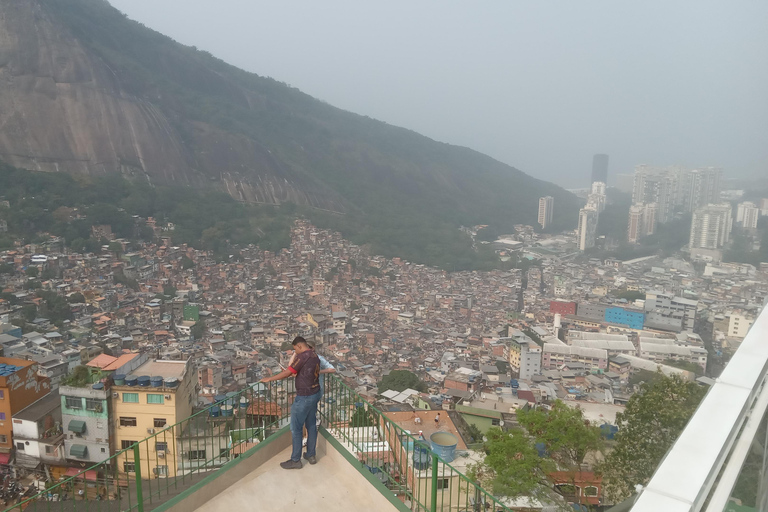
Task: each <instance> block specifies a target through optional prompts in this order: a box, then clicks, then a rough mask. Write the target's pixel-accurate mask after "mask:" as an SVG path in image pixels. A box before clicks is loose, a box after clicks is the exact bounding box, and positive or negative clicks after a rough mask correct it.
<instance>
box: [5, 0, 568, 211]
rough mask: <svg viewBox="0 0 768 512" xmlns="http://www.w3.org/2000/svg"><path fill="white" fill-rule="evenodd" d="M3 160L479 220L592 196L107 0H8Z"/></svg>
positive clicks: (243, 196)
mask: <svg viewBox="0 0 768 512" xmlns="http://www.w3.org/2000/svg"><path fill="white" fill-rule="evenodd" d="M0 159H2V160H3V161H5V162H7V163H9V164H11V165H13V166H16V167H19V168H25V169H32V170H41V171H49V172H66V173H70V174H73V175H82V176H94V175H104V174H110V173H120V174H122V175H124V176H127V177H131V178H134V179H139V180H146V181H148V182H150V183H162V184H171V185H173V184H178V185H183V186H195V187H202V186H215V187H218V188H220V189H222V190H225V191H226V192H228V193H229V194H230V195H231V196H232V197H234V198H236V199H238V200H243V201H249V202H261V203H273V204H280V203H284V202H287V201H290V202H294V203H297V204H301V205H308V206H311V207H314V208H318V209H322V210H329V211H332V212H340V213H345V212H346V213H352V212H365V211H368V210H369V206H370V204H371V203H372V202H373V203H377V204H378V203H380V202H381V201H382V200H383V199H391V203H392V208H403V207H405V208H409V209H410V208H412V209H413V211H414V212H415V213H417V214H418V212H419V211H422V210H423V211H429V212H430V214H436V215H438V216H440V217H441V218H445V219H450V220H451V221H452V222H457V223H459V222H461V223H465V224H470V223H472V222H478V223H481V222H489V221H493V220H494V219H499V222H501V221H502V220H504V219H506V220H505V222H507V223H511V222H529V223H530V222H535V215H536V202H537V200H538V197H540V196H542V195H554V196H556V198H557V199H558V208H556V222H557V217H558V216H559V215H564V214H565V211H573V210H575V208H576V207H577V206H576V200H575V198H574V197H573V196H571V195H570V194H568V193H566V192H565V191H564V190H562V189H560V188H559V187H557V186H554V185H552V184H549V183H545V182H542V181H539V180H536V179H534V178H531V177H530V176H527V175H525V174H524V173H522V172H520V171H518V170H516V169H513V168H511V167H508V166H506V165H504V164H501V163H500V162H497V161H495V160H493V159H490V158H488V157H486V156H484V155H481V154H479V153H476V152H474V151H471V150H468V149H466V148H460V147H456V146H450V145H446V144H440V143H437V142H435V141H432V140H430V139H428V138H425V137H423V136H420V135H418V134H416V133H413V132H410V131H408V130H404V129H401V128H396V127H392V126H389V125H387V124H385V123H381V122H378V121H374V120H371V119H369V118H367V117H363V116H358V115H354V114H351V113H348V112H345V111H342V110H340V109H336V108H334V107H332V106H329V105H327V104H325V103H323V102H320V101H318V100H315V99H313V98H311V97H309V96H307V95H306V94H303V93H301V92H299V91H297V90H296V89H293V88H290V87H288V86H286V85H284V84H281V83H279V82H276V81H274V80H272V79H269V78H264V77H260V76H257V75H254V74H251V73H246V72H244V71H241V70H239V69H236V68H234V67H232V66H229V65H227V64H225V63H223V62H222V61H220V60H218V59H215V58H214V57H212V56H211V55H210V54H208V53H206V52H201V51H197V50H196V49H193V48H189V47H185V46H183V45H180V44H178V43H176V42H174V41H172V40H171V39H169V38H167V37H165V36H162V35H161V34H158V33H156V32H154V31H151V30H149V29H147V28H146V27H144V26H142V25H141V24H139V23H136V22H134V21H131V20H128V19H127V18H126V17H125V16H124V15H122V14H121V13H120V12H119V11H117V10H116V9H114V8H112V7H111V6H110V5H109V4H108V3H107V2H106V1H104V0H0ZM376 210H377V211H378V212H382V211H386V207H380V208H376ZM565 218H566V217H563V219H565ZM564 222H565V223H566V224H567V223H568V222H569V221H564Z"/></svg>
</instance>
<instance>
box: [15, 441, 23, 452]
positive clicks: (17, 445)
mask: <svg viewBox="0 0 768 512" xmlns="http://www.w3.org/2000/svg"><path fill="white" fill-rule="evenodd" d="M16 449H17V450H19V451H21V452H23V451H24V443H16Z"/></svg>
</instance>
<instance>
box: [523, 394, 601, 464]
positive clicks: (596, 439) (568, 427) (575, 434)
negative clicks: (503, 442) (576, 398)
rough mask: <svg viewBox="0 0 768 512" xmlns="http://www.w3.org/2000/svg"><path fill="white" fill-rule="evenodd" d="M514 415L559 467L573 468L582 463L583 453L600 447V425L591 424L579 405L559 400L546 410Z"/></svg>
mask: <svg viewBox="0 0 768 512" xmlns="http://www.w3.org/2000/svg"><path fill="white" fill-rule="evenodd" d="M517 418H518V421H519V422H520V425H521V426H522V427H524V428H525V430H526V431H528V434H529V435H530V436H531V437H532V438H533V439H534V440H535V441H536V442H537V443H542V444H543V445H544V447H545V448H546V450H547V453H549V456H550V457H551V458H552V459H554V460H555V461H556V462H557V463H558V465H559V467H560V468H562V469H565V470H568V469H575V468H577V467H578V466H580V465H581V464H583V463H584V458H585V457H586V456H587V454H589V453H591V452H598V451H601V450H602V437H601V436H600V428H599V427H597V426H593V425H591V424H590V423H589V421H587V420H586V419H585V418H584V412H583V411H582V410H581V409H575V408H572V407H568V406H567V405H566V404H565V403H564V402H562V401H560V400H557V401H555V403H554V404H553V405H552V409H551V410H549V411H547V410H544V409H532V410H528V411H524V410H520V411H519V412H518V413H517Z"/></svg>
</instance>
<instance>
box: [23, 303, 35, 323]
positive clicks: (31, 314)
mask: <svg viewBox="0 0 768 512" xmlns="http://www.w3.org/2000/svg"><path fill="white" fill-rule="evenodd" d="M21 316H22V317H24V320H26V321H27V322H31V321H32V320H34V319H35V317H36V316H37V306H35V305H34V304H26V305H25V306H24V307H22V308H21Z"/></svg>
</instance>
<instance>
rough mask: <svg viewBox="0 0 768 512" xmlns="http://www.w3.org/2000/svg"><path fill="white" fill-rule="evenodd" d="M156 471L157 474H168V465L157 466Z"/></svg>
mask: <svg viewBox="0 0 768 512" xmlns="http://www.w3.org/2000/svg"><path fill="white" fill-rule="evenodd" d="M154 473H155V474H156V475H157V476H168V466H157V467H156V468H155V469H154Z"/></svg>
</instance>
